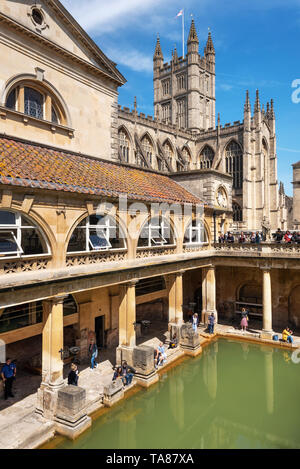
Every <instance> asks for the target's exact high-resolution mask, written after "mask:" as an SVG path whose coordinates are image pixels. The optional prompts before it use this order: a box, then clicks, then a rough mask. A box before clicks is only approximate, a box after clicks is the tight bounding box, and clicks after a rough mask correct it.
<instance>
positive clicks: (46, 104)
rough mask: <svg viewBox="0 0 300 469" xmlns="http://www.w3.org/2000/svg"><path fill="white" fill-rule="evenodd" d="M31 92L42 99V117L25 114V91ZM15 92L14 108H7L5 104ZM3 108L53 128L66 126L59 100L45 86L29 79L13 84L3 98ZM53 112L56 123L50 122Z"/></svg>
mask: <svg viewBox="0 0 300 469" xmlns="http://www.w3.org/2000/svg"><path fill="white" fill-rule="evenodd" d="M26 88H27V89H29V90H33V91H34V92H37V93H39V94H40V95H41V96H42V97H43V103H42V112H43V117H36V116H32V115H31V114H29V113H26V112H25V89H26ZM13 92H15V103H14V104H15V105H14V107H11V106H10V107H8V106H7V102H8V99H9V97H10V95H11V93H13ZM4 106H5V107H6V108H7V109H9V110H11V111H15V112H19V113H21V114H23V115H24V116H26V117H28V118H30V119H36V120H38V121H43V122H48V123H50V124H52V125H53V126H64V127H66V126H68V122H67V115H66V112H65V110H64V108H63V105H62V104H61V103H60V100H59V98H57V97H56V96H55V95H54V94H53V92H51V90H49V89H48V88H47V87H46V86H43V85H42V84H41V83H40V82H38V83H37V82H36V81H34V80H30V79H24V80H23V81H20V82H18V83H15V84H14V85H13V86H12V87H11V88H10V89H9V90H8V92H7V94H6V98H5V104H4ZM53 110H54V112H55V114H56V117H57V122H56V121H54V120H52V115H53Z"/></svg>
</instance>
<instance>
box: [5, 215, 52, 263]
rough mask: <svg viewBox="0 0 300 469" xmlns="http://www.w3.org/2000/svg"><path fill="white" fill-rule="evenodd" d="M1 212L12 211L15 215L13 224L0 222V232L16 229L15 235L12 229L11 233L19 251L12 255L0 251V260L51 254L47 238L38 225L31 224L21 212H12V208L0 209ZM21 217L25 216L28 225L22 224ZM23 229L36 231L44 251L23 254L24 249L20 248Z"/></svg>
mask: <svg viewBox="0 0 300 469" xmlns="http://www.w3.org/2000/svg"><path fill="white" fill-rule="evenodd" d="M1 212H8V213H12V214H14V215H15V224H12V223H7V224H3V225H2V224H1V223H0V232H1V233H3V232H11V230H13V231H17V236H16V235H15V234H14V232H13V231H12V234H13V236H14V238H16V244H17V246H18V248H19V251H18V252H17V253H16V255H12V253H8V254H5V253H4V254H3V253H0V256H1V257H0V260H11V259H28V258H32V257H44V256H50V255H51V254H52V253H51V249H50V245H49V243H48V240H47V238H46V236H45V235H44V234H43V231H42V230H41V228H40V227H39V226H37V225H32V223H31V221H30V220H28V219H26V217H24V215H23V214H21V213H18V212H14V211H12V210H0V213H1ZM22 217H23V218H25V220H26V221H27V222H28V225H23V224H22ZM23 230H35V231H36V233H37V235H38V236H39V239H40V243H41V245H42V248H43V250H44V251H45V252H44V253H40V254H24V249H23V248H22V237H23V233H22V231H23Z"/></svg>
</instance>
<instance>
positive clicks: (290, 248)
mask: <svg viewBox="0 0 300 469" xmlns="http://www.w3.org/2000/svg"><path fill="white" fill-rule="evenodd" d="M213 249H214V251H215V254H216V255H219V254H221V255H231V254H232V255H236V254H238V255H244V256H248V255H249V254H250V255H251V256H253V255H254V256H255V255H256V256H257V257H263V256H266V257H271V256H273V255H276V257H293V258H294V257H296V258H297V257H300V244H296V243H285V244H284V243H274V242H271V243H270V242H261V243H259V244H254V243H215V244H214V246H213Z"/></svg>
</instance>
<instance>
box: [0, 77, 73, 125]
mask: <svg viewBox="0 0 300 469" xmlns="http://www.w3.org/2000/svg"><path fill="white" fill-rule="evenodd" d="M21 84H25V85H26V84H28V86H30V85H31V86H33V87H34V88H37V89H40V90H42V92H43V91H44V93H45V92H46V93H48V94H50V95H52V96H53V97H54V101H55V104H56V105H57V106H58V107H59V108H60V112H61V113H62V115H63V118H64V120H65V125H67V126H68V127H72V119H71V114H70V112H69V109H68V106H67V103H66V101H65V99H64V98H63V96H62V95H61V93H60V92H59V91H58V90H57V88H56V87H55V86H53V85H52V83H50V82H49V81H48V80H45V79H43V80H38V79H37V76H36V75H33V74H30V73H22V74H18V75H14V76H13V77H11V78H10V79H9V80H7V81H6V83H5V84H4V86H3V87H2V90H1V103H2V105H3V106H5V104H6V100H7V98H8V96H9V94H10V93H11V92H12V91H13V89H15V88H16V87H17V86H20V85H21Z"/></svg>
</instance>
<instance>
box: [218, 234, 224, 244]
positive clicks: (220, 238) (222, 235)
mask: <svg viewBox="0 0 300 469" xmlns="http://www.w3.org/2000/svg"><path fill="white" fill-rule="evenodd" d="M219 243H225V236H224V234H223V233H221V234H220V236H219Z"/></svg>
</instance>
